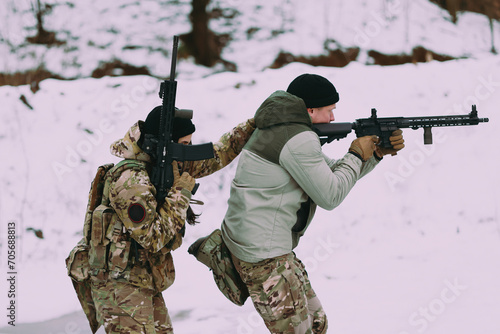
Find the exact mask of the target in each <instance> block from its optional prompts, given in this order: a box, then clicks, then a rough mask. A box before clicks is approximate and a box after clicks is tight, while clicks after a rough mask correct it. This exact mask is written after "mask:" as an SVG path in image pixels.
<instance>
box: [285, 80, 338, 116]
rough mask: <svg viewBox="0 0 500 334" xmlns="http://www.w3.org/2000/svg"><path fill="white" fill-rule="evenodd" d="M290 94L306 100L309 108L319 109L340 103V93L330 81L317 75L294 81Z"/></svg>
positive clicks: (289, 89) (289, 90)
mask: <svg viewBox="0 0 500 334" xmlns="http://www.w3.org/2000/svg"><path fill="white" fill-rule="evenodd" d="M286 91H287V92H288V93H290V94H293V95H295V96H298V97H300V98H301V99H302V100H304V102H305V104H306V107H307V108H319V107H324V106H329V105H331V104H335V103H337V102H339V93H337V90H336V89H335V86H334V85H333V84H332V83H331V82H330V81H328V79H326V78H324V77H322V76H320V75H317V74H308V73H306V74H302V75H299V76H298V77H296V78H295V79H293V81H292V82H291V83H290V85H289V86H288V88H287V90H286Z"/></svg>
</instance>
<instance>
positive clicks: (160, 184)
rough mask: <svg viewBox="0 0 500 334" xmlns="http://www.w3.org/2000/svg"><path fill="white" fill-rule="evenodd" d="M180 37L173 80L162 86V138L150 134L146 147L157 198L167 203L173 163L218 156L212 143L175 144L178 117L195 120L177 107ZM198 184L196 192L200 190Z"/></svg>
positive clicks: (174, 53) (184, 110) (173, 69)
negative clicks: (150, 160) (176, 119)
mask: <svg viewBox="0 0 500 334" xmlns="http://www.w3.org/2000/svg"><path fill="white" fill-rule="evenodd" d="M178 44H179V36H174V46H173V49H172V67H171V69H170V78H169V80H164V81H163V82H162V83H161V85H160V92H159V95H160V98H161V99H162V108H161V115H160V132H159V137H158V138H156V137H155V136H154V135H149V134H148V135H146V136H145V138H144V144H143V148H144V151H145V152H146V153H147V154H149V155H150V156H151V157H152V158H153V160H154V165H153V170H152V172H151V182H152V183H153V185H154V186H155V188H156V199H157V201H158V202H159V203H163V201H164V200H165V197H166V196H167V194H168V191H169V189H170V188H171V187H172V185H173V183H174V174H173V167H172V162H173V161H174V160H176V161H194V160H204V159H211V158H213V157H214V148H213V144H212V143H206V144H200V145H183V144H178V143H175V142H173V141H172V132H173V125H174V117H180V118H189V119H191V118H192V117H193V111H192V110H186V109H177V108H175V95H176V92H177V81H175V66H176V63H177V47H178ZM198 186H199V185H198V184H196V185H195V188H194V189H193V191H192V193H193V194H194V193H195V192H196V190H197V189H198Z"/></svg>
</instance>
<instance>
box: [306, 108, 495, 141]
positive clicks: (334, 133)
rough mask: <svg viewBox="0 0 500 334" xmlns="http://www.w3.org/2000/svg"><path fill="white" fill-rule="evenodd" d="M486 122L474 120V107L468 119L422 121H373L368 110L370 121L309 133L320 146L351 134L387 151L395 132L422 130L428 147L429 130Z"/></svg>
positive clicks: (374, 116)
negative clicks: (375, 142) (375, 140)
mask: <svg viewBox="0 0 500 334" xmlns="http://www.w3.org/2000/svg"><path fill="white" fill-rule="evenodd" d="M488 121H489V120H488V118H478V117H477V110H476V106H475V105H473V106H472V111H471V112H470V114H468V115H455V116H422V117H387V118H379V117H377V110H376V109H372V116H371V117H370V118H360V119H357V120H356V122H354V123H324V124H314V125H313V130H314V131H315V132H316V133H317V134H318V136H319V138H320V142H321V145H323V144H325V143H331V142H332V141H333V140H335V139H337V140H339V139H342V138H345V137H347V135H348V134H349V133H350V132H351V131H352V130H354V131H355V132H356V137H358V138H359V137H364V136H371V135H376V136H378V137H379V138H380V143H379V146H380V147H384V148H391V147H392V145H391V142H390V140H389V137H390V136H391V135H392V132H393V131H395V130H397V129H404V128H411V129H413V130H417V129H419V128H424V144H432V132H431V129H432V128H433V127H438V126H460V125H478V124H479V123H485V122H488Z"/></svg>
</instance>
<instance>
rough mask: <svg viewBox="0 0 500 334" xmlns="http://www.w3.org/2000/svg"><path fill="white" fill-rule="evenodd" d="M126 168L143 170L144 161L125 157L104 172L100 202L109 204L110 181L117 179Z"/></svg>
mask: <svg viewBox="0 0 500 334" xmlns="http://www.w3.org/2000/svg"><path fill="white" fill-rule="evenodd" d="M128 169H134V170H145V169H146V163H145V162H143V161H139V160H132V159H125V160H122V161H120V162H119V163H117V164H116V165H115V166H114V167H113V168H111V169H109V170H108V172H107V173H106V182H105V184H104V189H103V197H102V204H104V205H106V206H109V187H110V185H111V182H114V181H116V180H118V178H119V177H120V175H122V173H123V172H124V171H126V170H128Z"/></svg>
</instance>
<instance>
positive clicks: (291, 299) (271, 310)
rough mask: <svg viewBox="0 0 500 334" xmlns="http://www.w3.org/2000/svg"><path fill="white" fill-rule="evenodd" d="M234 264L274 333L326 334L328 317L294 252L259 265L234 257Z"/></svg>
mask: <svg viewBox="0 0 500 334" xmlns="http://www.w3.org/2000/svg"><path fill="white" fill-rule="evenodd" d="M233 262H234V264H235V267H236V270H237V271H238V272H239V274H240V276H241V279H242V280H243V282H244V283H245V284H246V285H247V287H248V291H249V292H250V297H251V298H252V301H253V304H254V306H255V309H256V310H257V312H258V313H259V314H260V315H261V317H262V319H264V322H265V324H266V326H267V328H268V329H269V331H270V332H271V333H280V334H281V333H283V334H288V333H290V334H312V333H314V334H323V333H326V330H327V327H328V324H327V319H326V314H325V312H324V310H323V307H322V306H321V303H320V301H319V299H318V297H317V296H316V293H315V292H314V290H313V289H312V287H311V283H310V281H309V278H308V276H307V272H306V270H305V267H304V265H303V264H302V262H300V260H299V259H297V257H296V256H295V254H294V253H290V254H286V255H282V256H278V257H275V258H271V259H267V260H264V261H261V262H257V263H249V262H244V261H241V260H239V259H237V258H236V257H235V256H233Z"/></svg>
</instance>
